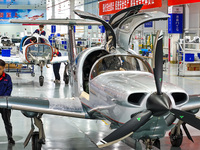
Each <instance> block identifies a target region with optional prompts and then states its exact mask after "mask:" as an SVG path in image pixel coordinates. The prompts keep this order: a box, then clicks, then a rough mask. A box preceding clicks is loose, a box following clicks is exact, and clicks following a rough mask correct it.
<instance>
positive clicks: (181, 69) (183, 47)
mask: <svg viewBox="0 0 200 150" xmlns="http://www.w3.org/2000/svg"><path fill="white" fill-rule="evenodd" d="M177 46H178V76H200V71H188V70H187V64H200V59H199V60H198V61H195V60H194V61H193V62H190V61H185V54H187V53H193V54H195V55H196V54H197V53H200V43H185V41H183V43H177ZM189 47H192V48H189Z"/></svg>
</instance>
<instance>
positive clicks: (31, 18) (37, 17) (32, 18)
mask: <svg viewBox="0 0 200 150" xmlns="http://www.w3.org/2000/svg"><path fill="white" fill-rule="evenodd" d="M25 17H27V18H28V19H30V20H37V19H39V18H44V13H42V14H41V15H35V16H32V17H28V15H25Z"/></svg>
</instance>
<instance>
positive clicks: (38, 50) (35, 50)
mask: <svg viewBox="0 0 200 150" xmlns="http://www.w3.org/2000/svg"><path fill="white" fill-rule="evenodd" d="M25 52H26V54H25V55H26V59H27V61H28V62H29V63H34V62H35V61H36V59H37V58H40V59H44V60H45V61H51V60H52V58H53V48H52V47H51V46H50V45H49V44H45V43H35V44H30V45H28V46H27V48H26V51H25Z"/></svg>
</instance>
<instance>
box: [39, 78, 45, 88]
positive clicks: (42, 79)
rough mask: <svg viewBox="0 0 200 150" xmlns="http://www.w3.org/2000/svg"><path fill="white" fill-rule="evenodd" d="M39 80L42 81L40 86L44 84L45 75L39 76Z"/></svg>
mask: <svg viewBox="0 0 200 150" xmlns="http://www.w3.org/2000/svg"><path fill="white" fill-rule="evenodd" d="M39 82H40V86H43V84H44V77H43V76H40V77H39Z"/></svg>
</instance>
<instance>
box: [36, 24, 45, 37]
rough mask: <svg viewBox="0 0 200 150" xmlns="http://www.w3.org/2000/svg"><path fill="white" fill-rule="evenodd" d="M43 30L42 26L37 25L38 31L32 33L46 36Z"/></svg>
mask: <svg viewBox="0 0 200 150" xmlns="http://www.w3.org/2000/svg"><path fill="white" fill-rule="evenodd" d="M43 29H44V25H43V24H40V25H39V29H36V30H35V32H34V33H37V34H39V35H44V36H45V35H46V32H45V31H44V30H43Z"/></svg>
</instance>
